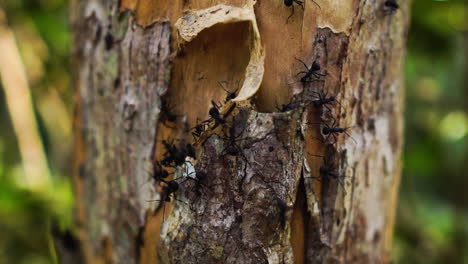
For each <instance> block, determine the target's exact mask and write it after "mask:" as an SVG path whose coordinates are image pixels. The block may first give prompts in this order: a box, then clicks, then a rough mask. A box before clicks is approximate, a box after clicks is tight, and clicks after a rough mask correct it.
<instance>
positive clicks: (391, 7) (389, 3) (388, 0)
mask: <svg viewBox="0 0 468 264" xmlns="http://www.w3.org/2000/svg"><path fill="white" fill-rule="evenodd" d="M399 7H400V5H398V3H397V2H396V0H385V2H384V8H385V9H387V10H386V11H387V12H388V13H393V12H395V11H396V10H397V9H398V8H399Z"/></svg>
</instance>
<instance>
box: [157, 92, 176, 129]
mask: <svg viewBox="0 0 468 264" xmlns="http://www.w3.org/2000/svg"><path fill="white" fill-rule="evenodd" d="M161 113H162V115H161V122H162V123H163V124H164V125H165V126H166V127H169V128H174V127H171V126H169V125H168V124H167V122H171V123H174V122H175V121H176V119H177V115H175V114H174V113H173V112H172V106H170V105H169V104H168V102H167V100H166V99H162V100H161Z"/></svg>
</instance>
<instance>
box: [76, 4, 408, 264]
mask: <svg viewBox="0 0 468 264" xmlns="http://www.w3.org/2000/svg"><path fill="white" fill-rule="evenodd" d="M316 2H317V4H318V5H319V6H320V8H318V7H317V6H315V5H314V4H313V3H310V1H306V6H305V9H304V10H301V9H300V8H298V7H296V9H295V14H294V16H292V17H291V19H290V20H288V23H286V19H287V17H288V16H289V15H290V12H291V9H290V8H288V7H286V6H284V4H283V1H279V0H278V1H253V0H248V1H247V0H246V1H227V0H226V1H201V0H188V1H173V2H167V1H149V0H140V1H138V0H122V1H120V3H116V1H105V0H87V1H75V2H74V5H73V6H72V10H73V11H72V17H73V19H72V20H73V27H74V31H75V37H74V49H73V51H74V54H73V55H74V56H73V58H74V67H75V69H74V71H75V73H74V76H75V85H76V87H77V97H76V99H77V100H76V101H77V111H76V118H75V131H76V135H77V138H76V143H75V145H76V154H75V165H76V168H77V170H76V171H77V173H76V176H75V178H74V182H75V190H76V198H77V199H76V200H77V205H76V208H77V210H76V212H77V224H78V228H79V231H80V232H79V239H80V241H81V245H82V249H83V251H84V256H85V258H86V262H87V263H387V262H389V261H390V259H389V258H388V256H389V251H390V249H391V241H392V232H393V221H394V212H395V207H396V197H397V191H398V184H399V173H400V167H401V164H400V160H399V159H400V154H401V145H402V124H403V122H402V113H403V109H402V100H403V87H402V75H401V74H402V73H401V69H402V61H403V56H404V43H405V42H404V40H405V35H406V30H407V24H408V21H407V20H408V12H409V11H408V3H407V2H403V1H400V3H399V4H400V6H401V10H398V11H396V12H394V13H391V12H389V11H388V10H385V9H384V6H383V1H377V2H375V1H373V2H369V1H348V0H339V1H329V2H325V1H319V0H317V1H316ZM217 4H223V5H217ZM294 57H297V58H299V59H301V60H304V61H305V63H306V64H307V65H308V66H310V65H311V64H312V62H314V61H316V62H318V63H319V64H320V71H319V72H320V73H321V74H324V76H323V77H320V78H317V80H314V81H313V82H309V83H301V82H300V81H299V79H300V76H296V74H297V72H299V71H302V70H303V69H302V67H303V65H302V64H301V63H299V62H298V61H297V60H295V59H294ZM218 82H224V84H225V86H226V87H227V89H229V90H230V91H233V90H236V89H239V90H238V96H237V98H236V99H235V100H233V102H225V97H226V94H225V92H224V91H223V89H221V87H219V85H218ZM237 82H238V83H239V85H236V83H237ZM226 87H225V88H226ZM321 91H323V92H325V93H327V94H328V95H329V96H336V100H337V101H338V102H339V103H335V104H333V105H327V107H317V105H314V103H313V101H314V100H315V101H316V100H317V98H316V95H317V92H321ZM212 100H213V101H215V102H223V106H222V107H221V109H220V111H221V114H222V115H226V120H225V122H224V123H222V124H220V125H213V124H211V126H210V128H208V129H207V131H205V132H204V133H202V136H201V137H200V139H199V140H198V141H196V142H194V146H195V149H196V152H197V153H196V154H197V155H196V156H197V159H196V160H194V159H190V158H188V159H187V162H186V163H185V164H184V165H182V166H179V167H177V168H175V169H174V172H175V173H174V176H173V177H174V178H176V179H178V182H179V185H180V186H179V190H178V191H177V192H176V193H175V199H174V198H173V199H172V200H173V201H172V202H171V203H161V202H158V201H156V202H148V201H149V200H161V199H164V198H165V197H164V196H163V195H161V194H160V193H159V191H160V190H161V185H164V184H163V183H161V182H153V180H150V178H151V176H152V171H153V162H154V160H160V159H161V158H162V157H163V153H164V152H165V149H164V148H163V146H162V144H161V141H162V140H170V139H181V140H184V141H185V142H192V141H193V139H192V135H191V133H190V132H191V131H190V128H191V127H193V126H195V124H196V122H197V120H206V119H207V118H209V116H208V110H209V108H210V107H211V101H212ZM163 101H165V102H167V105H166V106H170V111H171V112H172V114H173V115H174V116H175V117H176V118H175V119H176V120H175V121H174V122H172V121H170V120H168V118H167V116H165V115H167V114H165V113H163V111H162V110H161V108H162V105H163V104H162V102H163ZM233 104H235V105H236V107H235V110H234V111H233V112H231V113H229V114H228V109H230V107H231V106H232V105H233ZM282 104H288V106H290V109H285V110H288V111H278V109H277V107H279V106H281V105H282ZM212 123H213V122H212ZM316 123H320V124H319V125H316ZM333 123H336V125H337V126H338V127H340V128H345V127H352V128H350V129H348V130H347V132H348V133H349V136H347V135H344V134H341V135H338V136H337V137H336V140H330V137H329V135H327V134H326V133H324V130H323V128H324V127H325V124H328V125H331V124H333ZM317 139H318V140H317ZM326 139H329V140H326ZM321 141H325V142H321ZM314 155H315V156H314ZM317 156H323V158H321V157H317ZM155 187H156V188H155ZM163 216H166V218H165V219H164V217H163Z"/></svg>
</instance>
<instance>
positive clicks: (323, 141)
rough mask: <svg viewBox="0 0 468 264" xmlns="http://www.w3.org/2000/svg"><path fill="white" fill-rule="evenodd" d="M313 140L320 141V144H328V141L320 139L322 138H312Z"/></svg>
mask: <svg viewBox="0 0 468 264" xmlns="http://www.w3.org/2000/svg"><path fill="white" fill-rule="evenodd" d="M312 138H313V139H316V140H318V141H320V142H322V143H323V144H325V142H326V140H323V139H320V138H318V137H312ZM327 139H328V138H327Z"/></svg>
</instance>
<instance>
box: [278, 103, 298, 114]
mask: <svg viewBox="0 0 468 264" xmlns="http://www.w3.org/2000/svg"><path fill="white" fill-rule="evenodd" d="M299 105H300V103H289V104H282V105H281V106H278V105H276V110H278V112H289V111H291V110H294V109H296V108H297V107H298V106H299Z"/></svg>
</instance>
